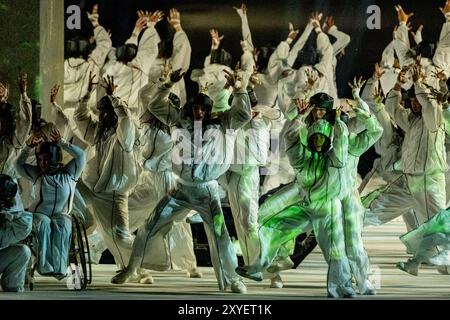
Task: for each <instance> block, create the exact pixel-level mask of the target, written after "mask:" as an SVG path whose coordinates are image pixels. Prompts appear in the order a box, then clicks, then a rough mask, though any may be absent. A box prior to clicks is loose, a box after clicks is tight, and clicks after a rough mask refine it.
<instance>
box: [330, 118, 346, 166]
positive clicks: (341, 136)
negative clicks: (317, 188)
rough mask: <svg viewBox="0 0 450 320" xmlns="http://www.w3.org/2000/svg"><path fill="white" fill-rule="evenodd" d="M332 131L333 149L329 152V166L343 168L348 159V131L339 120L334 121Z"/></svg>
mask: <svg viewBox="0 0 450 320" xmlns="http://www.w3.org/2000/svg"><path fill="white" fill-rule="evenodd" d="M333 131H334V135H333V136H334V138H333V142H332V144H333V149H331V152H330V160H331V165H332V166H333V167H336V168H343V167H345V165H346V164H347V158H348V129H347V126H346V125H345V123H344V122H342V121H341V119H336V122H335V124H334V128H333Z"/></svg>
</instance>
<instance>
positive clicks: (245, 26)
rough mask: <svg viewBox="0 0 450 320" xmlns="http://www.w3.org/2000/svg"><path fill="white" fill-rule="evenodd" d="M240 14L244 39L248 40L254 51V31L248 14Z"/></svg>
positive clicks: (249, 46)
mask: <svg viewBox="0 0 450 320" xmlns="http://www.w3.org/2000/svg"><path fill="white" fill-rule="evenodd" d="M239 16H240V17H241V27H242V40H244V41H247V45H248V49H249V50H250V52H252V51H253V49H254V48H255V46H254V45H253V40H252V33H251V31H250V26H249V24H248V17H247V14H242V15H241V14H239Z"/></svg>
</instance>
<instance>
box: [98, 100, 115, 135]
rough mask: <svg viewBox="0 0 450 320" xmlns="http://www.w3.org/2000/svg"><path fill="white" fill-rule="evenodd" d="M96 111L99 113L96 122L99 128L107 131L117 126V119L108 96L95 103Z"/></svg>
mask: <svg viewBox="0 0 450 320" xmlns="http://www.w3.org/2000/svg"><path fill="white" fill-rule="evenodd" d="M97 110H98V111H99V115H98V120H99V127H100V128H104V129H109V128H115V127H116V126H117V123H118V117H117V115H116V112H115V111H114V107H113V105H112V102H111V99H109V97H108V96H104V97H103V98H101V99H100V100H99V101H98V102H97Z"/></svg>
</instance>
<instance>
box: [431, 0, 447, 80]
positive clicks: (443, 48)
mask: <svg viewBox="0 0 450 320" xmlns="http://www.w3.org/2000/svg"><path fill="white" fill-rule="evenodd" d="M440 10H441V12H442V14H443V15H444V16H445V23H444V24H443V26H442V30H441V34H440V36H439V42H438V44H437V48H436V53H435V54H434V57H433V63H434V65H435V66H437V67H438V68H440V69H442V70H444V72H445V74H446V76H447V77H450V63H449V57H450V1H449V0H447V1H446V3H445V6H444V8H440Z"/></svg>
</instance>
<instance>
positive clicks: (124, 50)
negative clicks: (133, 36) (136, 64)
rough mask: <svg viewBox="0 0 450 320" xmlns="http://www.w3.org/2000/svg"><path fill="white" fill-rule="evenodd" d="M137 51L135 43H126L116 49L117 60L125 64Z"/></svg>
mask: <svg viewBox="0 0 450 320" xmlns="http://www.w3.org/2000/svg"><path fill="white" fill-rule="evenodd" d="M137 51H138V47H137V45H135V44H132V43H126V44H124V45H122V46H120V47H118V48H117V49H116V58H117V61H119V62H122V63H125V64H126V63H128V62H130V61H131V60H133V59H134V58H135V57H136V55H137Z"/></svg>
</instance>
